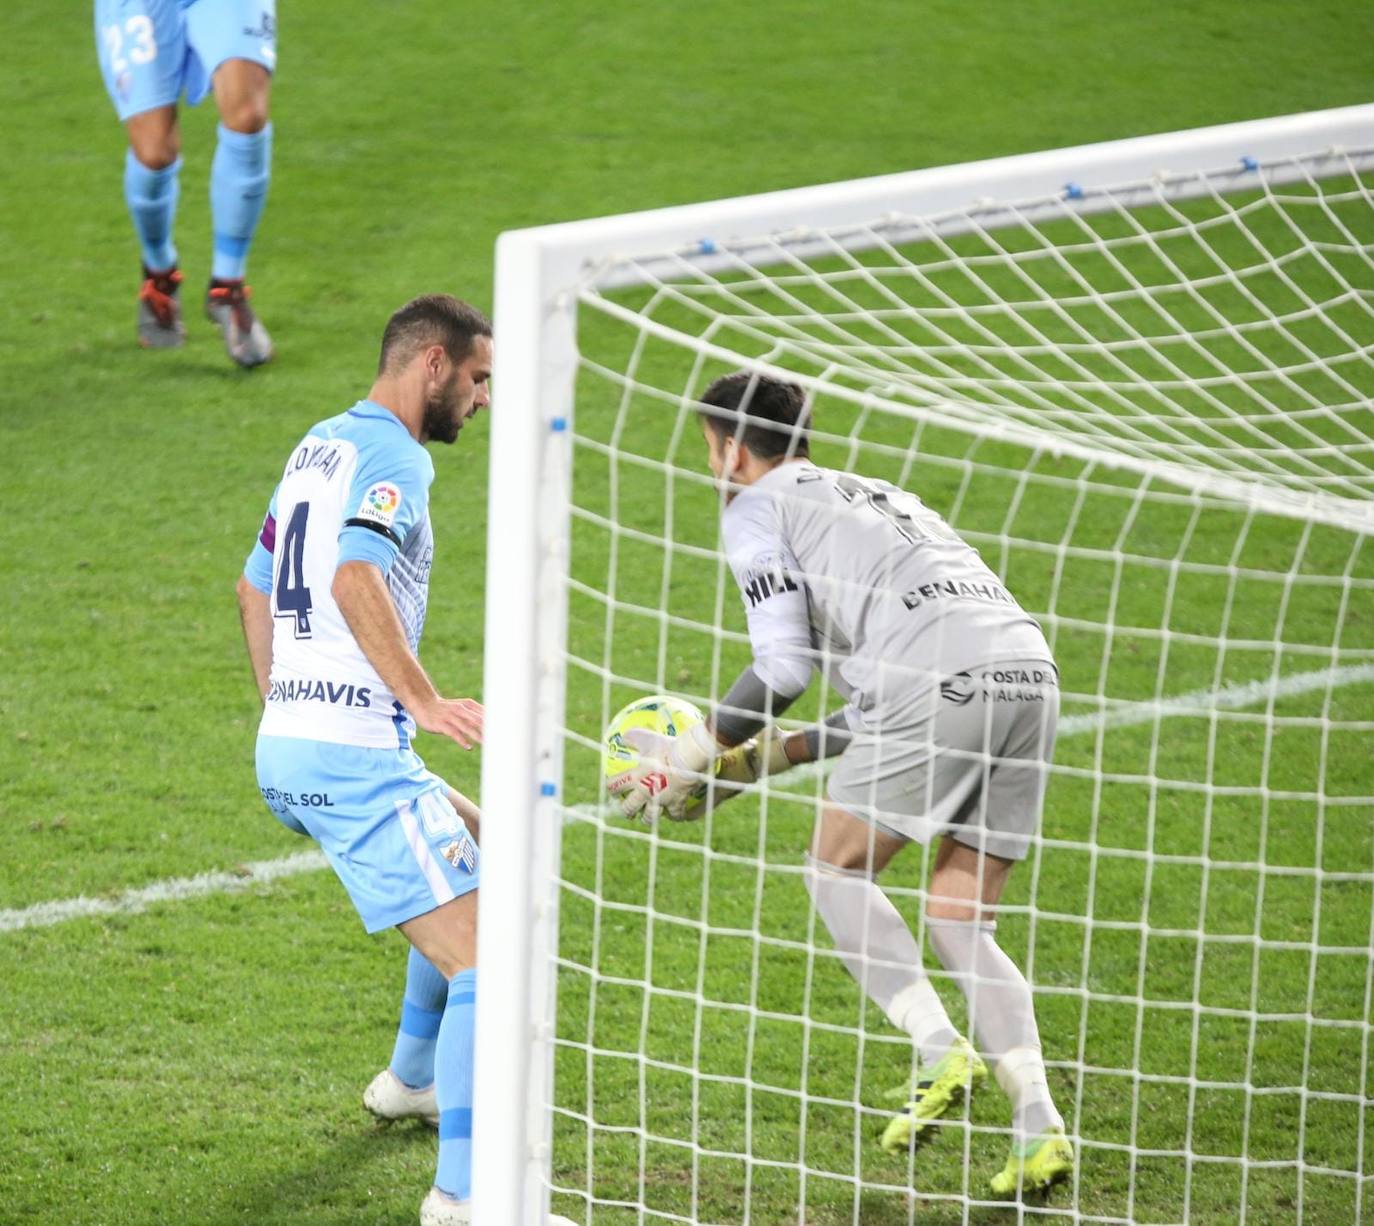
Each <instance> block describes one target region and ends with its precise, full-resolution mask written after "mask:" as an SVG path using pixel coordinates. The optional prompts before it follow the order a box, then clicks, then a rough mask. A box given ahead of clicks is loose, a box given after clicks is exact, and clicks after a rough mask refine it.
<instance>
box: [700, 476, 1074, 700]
mask: <svg viewBox="0 0 1374 1226" xmlns="http://www.w3.org/2000/svg"><path fill="white" fill-rule="evenodd" d="M721 534H722V539H723V542H724V545H725V550H726V554H727V558H728V561H729V564H730V568H731V570H732V571H733V572H734V575H735V579H736V582H737V583H738V584H739V588H740V592H741V593H742V594H743V597H744V604H745V614H746V617H747V619H748V624H749V639H750V643H751V645H752V648H753V653H754V668H755V671H756V672H757V673H758V674H759V676H760V678H761V679H762V680H763V681H764V683H765V684H766V685H768V687H769V688H770V689H772V690H774V691H776V692H778V693H780V694H786V695H789V696H793V695H796V694H799V693H800V692H801V691H802V689H804V688H805V686H806V684H807V682H808V681H809V679H810V676H811V671H812V669H813V668H820V669H822V670H823V671H824V672H825V673H826V675H827V677H828V678H829V681H830V684H831V686H832V687H833V688H834V689H835V690H836V691H837V692H838V693H839V694H840V695H841V696H842V697H843V698H844V699H845V700H846V701H847V702H848V703H849V704H851V705H852V706H853V707H854V708H856V709H857V710H858V711H859V712H860V713H863V712H868V711H871V710H873V709H874V708H877V707H891V706H893V705H894V704H901V703H902V702H904V701H908V700H909V699H910V698H911V697H912V696H913V695H914V694H915V693H916V692H918V691H919V690H921V689H923V688H925V687H927V686H928V685H929V684H930V682H931V681H932V680H933V679H934V680H938V679H940V678H943V677H946V676H949V675H950V674H953V673H958V672H960V671H961V670H964V669H968V668H971V667H974V666H976V665H981V664H993V663H997V662H999V661H1008V660H1028V659H1039V660H1046V661H1048V660H1050V659H1051V656H1050V652H1049V647H1048V645H1047V644H1046V643H1045V638H1044V635H1043V634H1042V633H1041V631H1040V627H1039V625H1038V624H1037V623H1036V622H1035V620H1034V619H1033V618H1032V617H1030V615H1029V614H1027V613H1026V612H1025V611H1024V610H1023V609H1022V608H1021V606H1020V605H1018V604H1017V603H1016V600H1015V598H1014V597H1013V596H1012V595H1011V593H1010V592H1008V591H1007V589H1006V588H1005V587H1004V586H1003V584H1002V582H1001V580H1000V579H998V578H997V576H996V575H995V574H993V572H992V571H991V570H990V569H989V568H988V567H987V565H986V564H985V563H984V562H983V560H982V558H980V557H979V556H978V552H977V550H975V549H973V548H972V547H971V546H970V545H967V544H966V543H965V542H964V541H962V540H961V539H960V538H959V537H958V535H956V533H955V532H954V530H953V529H952V528H950V526H949V525H948V524H947V523H945V521H944V520H943V519H942V518H941V517H940V516H939V515H938V514H937V513H936V512H935V511H932V510H931V509H930V508H929V507H927V506H925V504H924V503H922V502H921V500H920V499H919V498H917V497H916V496H915V495H914V494H909V493H906V492H905V491H903V490H900V489H898V488H897V487H896V486H895V485H892V484H891V483H890V482H887V481H875V480H871V479H868V478H865V477H858V476H854V475H853V474H851V473H844V472H838V471H836V470H834V469H828V468H818V467H817V466H815V465H814V464H811V463H809V462H802V461H786V462H784V463H782V464H779V465H778V466H777V467H776V468H773V469H771V470H770V471H769V472H768V473H767V474H765V475H764V476H763V477H762V478H760V479H759V480H758V481H756V482H755V483H754V484H752V485H750V486H747V487H745V488H744V489H742V490H740V491H739V492H738V493H737V494H736V495H735V497H734V498H733V499H732V500H731V502H730V504H729V505H728V506H727V507H726V508H725V513H724V515H723V516H722V520H721Z"/></svg>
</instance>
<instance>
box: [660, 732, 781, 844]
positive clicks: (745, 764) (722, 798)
mask: <svg viewBox="0 0 1374 1226" xmlns="http://www.w3.org/2000/svg"><path fill="white" fill-rule="evenodd" d="M785 740H786V734H785V733H783V732H781V731H779V730H778V729H777V728H771V727H770V728H765V729H764V730H763V731H762V732H760V733H759V734H758V736H756V737H750V738H749V740H747V741H745V742H744V743H743V744H740V745H736V746H735V747H734V748H733V749H727V750H726V751H725V752H724V753H723V754H721V755H720V757H719V759H717V766H716V775H715V785H714V786H713V787H711V788H710V789H708V791H707V793H706V795H705V796H703V797H701V798H700V799H699V800H692V801H689V802H688V804H687V806H686V808H685V809H684V811H683V814H682V816H681V817H680V818H677V819H675V820H677V821H687V822H697V821H700V820H701V819H702V818H703V817H705V816H706V815H707V814H708V813H710V812H711V811H712V810H714V809H716V808H717V807H718V806H720V805H723V804H724V803H725V802H726V801H727V800H733V799H734V798H735V797H736V796H738V795H739V794H740V793H741V792H743V791H744V790H745V788H746V787H747V786H748V785H749V784H751V783H757V782H758V781H759V780H760V779H766V778H768V777H770V776H772V775H781V774H782V773H783V771H787V770H791V769H792V766H793V762H792V760H791V759H790V758H789V757H788V756H787V751H786V750H785V749H784V748H783V742H784V741H785Z"/></svg>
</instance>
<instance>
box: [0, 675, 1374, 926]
mask: <svg viewBox="0 0 1374 1226" xmlns="http://www.w3.org/2000/svg"><path fill="white" fill-rule="evenodd" d="M1365 681H1374V663H1371V664H1351V665H1346V666H1345V667H1341V668H1323V669H1319V670H1317V671H1316V672H1310V673H1294V674H1290V675H1289V676H1287V677H1278V678H1274V679H1271V680H1269V681H1250V682H1246V683H1244V684H1235V685H1225V686H1222V687H1221V688H1220V689H1218V690H1194V691H1192V692H1190V693H1187V694H1179V695H1177V696H1176V697H1173V698H1165V699H1161V700H1159V701H1157V702H1131V703H1121V704H1119V705H1115V706H1112V707H1111V708H1109V709H1108V710H1106V711H1101V712H1089V713H1086V714H1080V715H1066V716H1065V717H1064V718H1063V719H1061V720H1060V721H1059V735H1060V736H1081V735H1082V734H1084V733H1087V732H1095V731H1096V730H1097V729H1098V728H1122V727H1125V726H1127V725H1130V724H1148V723H1152V722H1153V721H1155V720H1157V719H1168V718H1170V717H1172V716H1175V715H1200V716H1205V715H1207V714H1208V713H1209V712H1210V711H1213V710H1217V709H1223V710H1236V709H1238V708H1241V707H1250V706H1255V705H1257V704H1259V703H1263V702H1268V701H1269V700H1270V699H1271V698H1273V699H1278V698H1290V697H1292V696H1294V695H1296V694H1306V693H1310V692H1311V691H1313V690H1324V689H1328V688H1330V689H1336V688H1338V687H1340V686H1343V685H1356V684H1359V683H1360V682H1365ZM804 769H805V768H803V769H802V770H797V771H794V772H792V774H791V775H790V776H789V778H799V777H800V776H801V775H802V774H803V770H804ZM814 770H815V768H812V771H813V772H814ZM616 811H617V809H616V807H615V806H599V805H577V806H574V807H573V808H572V809H571V810H570V811H569V813H570V816H587V817H602V816H609V815H611V814H614V813H615V812H616ZM327 867H328V861H326V860H325V858H324V855H323V854H322V853H321V852H319V851H318V850H311V851H298V852H296V853H295V854H294V855H289V856H283V857H281V858H279V859H276V860H253V861H249V862H248V863H246V864H242V865H240V866H239V867H238V868H237V869H236V870H234V871H231V872H213V873H199V874H197V875H196V876H194V877H171V878H168V879H166V880H164V881H155V882H154V883H153V884H152V885H147V886H143V887H141V888H140V889H137V890H125V891H124V892H123V893H121V894H116V895H114V896H113V897H111V898H83V897H77V898H65V899H60V900H58V901H55V902H40V903H35V904H34V905H33V906H31V907H22V908H19V909H17V910H0V932H15V931H17V930H19V929H21V928H43V927H47V926H48V925H51V924H60V923H62V922H63V921H65V920H70V919H86V918H89V917H91V916H95V915H133V914H136V913H138V912H140V911H143V910H145V909H147V908H148V907H149V906H152V905H154V904H155V903H163V902H177V901H180V900H181V899H185V898H198V897H201V896H203V895H206V894H223V893H232V892H234V891H238V890H246V889H248V888H249V887H251V886H257V885H265V884H268V883H270V882H272V881H277V880H280V879H281V878H283V877H294V876H296V875H297V874H299V873H313V872H317V871H318V870H320V869H322V868H327Z"/></svg>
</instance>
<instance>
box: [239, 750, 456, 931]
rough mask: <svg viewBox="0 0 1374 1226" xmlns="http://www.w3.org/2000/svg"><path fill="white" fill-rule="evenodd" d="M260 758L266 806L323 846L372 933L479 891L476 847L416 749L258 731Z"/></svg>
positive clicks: (282, 820) (441, 781)
mask: <svg viewBox="0 0 1374 1226" xmlns="http://www.w3.org/2000/svg"><path fill="white" fill-rule="evenodd" d="M257 760H258V786H259V788H261V790H262V798H263V800H265V801H266V802H267V807H268V808H269V809H271V810H272V812H273V814H274V815H275V816H276V818H277V820H278V821H280V822H281V823H282V824H283V825H284V826H286V827H287V828H288V829H291V830H294V831H295V832H296V833H297V834H308V835H310V836H311V837H312V838H313V839H314V840H315V841H316V842H317V843H319V845H320V848H321V850H322V851H323V852H324V854H325V856H326V857H327V858H328V860H329V863H330V865H331V866H332V867H333V869H334V871H335V872H336V873H337V874H338V876H339V880H340V881H342V882H343V883H344V888H345V889H346V890H347V891H348V895H349V897H350V898H352V900H353V905H354V906H355V907H357V909H358V914H359V915H360V916H362V920H363V925H364V927H366V928H367V930H368V932H380V931H381V930H382V929H383V928H391V927H394V926H395V925H396V924H399V923H402V922H403V921H405V920H408V919H414V918H415V917H416V916H417V915H424V914H425V912H427V911H433V910H434V908H435V907H438V906H442V905H443V904H444V903H446V902H448V901H449V900H450V899H454V898H457V897H458V896H459V895H462V894H466V893H468V892H469V891H470V890H475V889H476V888H477V883H478V877H479V870H478V854H477V844H476V843H474V842H473V841H472V836H471V835H469V834H468V828H467V826H465V825H464V824H463V819H462V818H461V817H459V816H458V814H457V812H456V811H455V810H454V808H453V806H452V805H451V804H449V801H448V796H447V795H446V785H445V783H444V781H443V780H442V779H440V778H439V776H438V775H435V774H432V773H431V772H430V771H428V770H426V769H425V764H424V763H423V762H421V761H420V759H419V757H418V756H417V755H416V753H415V751H414V750H411V749H361V748H358V747H357V746H354V745H336V744H333V743H332V742H329V741H306V740H298V739H297V738H295V737H285V736H259V737H258V751H257Z"/></svg>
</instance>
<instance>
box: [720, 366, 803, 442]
mask: <svg viewBox="0 0 1374 1226" xmlns="http://www.w3.org/2000/svg"><path fill="white" fill-rule="evenodd" d="M701 406H702V407H701V409H700V413H701V416H702V420H703V421H705V422H706V424H707V426H708V427H709V428H710V429H711V431H712V432H713V433H714V434H715V436H716V437H717V438H718V439H725V438H734V439H736V440H738V441H739V442H741V443H743V444H744V445H745V446H746V447H748V448H749V450H750V451H751V452H752V453H753V454H754V455H756V456H758V457H759V458H760V459H762V460H773V459H778V458H780V457H783V456H810V454H811V435H810V431H811V410H810V408H809V407H808V406H807V403H806V393H805V392H803V391H802V389H801V388H800V387H798V386H797V384H795V383H787V382H785V381H784V380H782V379H774V378H772V377H771V376H769V375H761V374H758V373H757V372H755V371H748V370H737V371H736V372H735V373H734V374H733V375H722V376H721V377H720V378H719V379H717V380H716V381H715V382H714V383H712V384H711V386H710V387H708V388H707V389H706V391H705V393H704V394H703V395H702V397H701Z"/></svg>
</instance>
